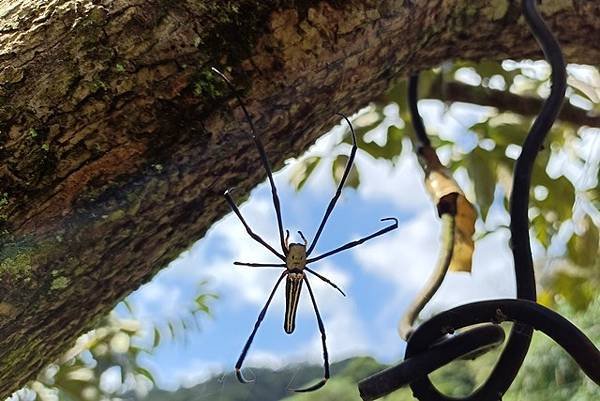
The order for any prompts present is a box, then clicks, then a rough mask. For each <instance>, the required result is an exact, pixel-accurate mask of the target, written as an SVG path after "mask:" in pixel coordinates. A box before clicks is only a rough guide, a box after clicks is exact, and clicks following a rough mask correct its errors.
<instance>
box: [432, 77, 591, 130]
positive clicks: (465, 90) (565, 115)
mask: <svg viewBox="0 0 600 401" xmlns="http://www.w3.org/2000/svg"><path fill="white" fill-rule="evenodd" d="M431 89H432V90H431V91H430V92H429V93H428V95H427V96H428V97H432V98H436V99H440V100H443V101H452V102H465V103H473V104H479V105H482V106H491V107H495V108H497V109H499V110H503V111H512V112H515V113H518V114H522V115H526V116H534V115H537V114H538V113H539V111H540V109H541V108H542V100H541V99H539V98H535V97H527V96H519V95H515V94H514V93H510V92H507V91H501V90H495V89H489V88H483V87H480V86H471V85H466V84H462V83H460V82H448V83H445V84H443V86H442V85H434V86H432V88H431ZM558 118H559V119H560V120H562V121H565V122H569V123H571V124H575V125H577V126H581V125H587V126H590V127H600V116H599V115H593V114H589V113H587V112H586V111H585V110H583V109H580V108H578V107H575V106H572V105H571V104H569V103H567V102H565V104H564V105H563V108H562V109H561V112H560V115H559V116H558Z"/></svg>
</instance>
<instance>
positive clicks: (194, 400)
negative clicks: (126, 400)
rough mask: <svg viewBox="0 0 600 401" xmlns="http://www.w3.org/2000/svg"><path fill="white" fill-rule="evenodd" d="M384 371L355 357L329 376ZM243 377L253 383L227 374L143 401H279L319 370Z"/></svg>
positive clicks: (294, 368) (295, 368)
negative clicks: (241, 380)
mask: <svg viewBox="0 0 600 401" xmlns="http://www.w3.org/2000/svg"><path fill="white" fill-rule="evenodd" d="M384 367H385V366H384V365H381V364H379V363H378V362H376V361H375V360H374V359H373V358H370V357H356V358H350V359H346V360H344V361H341V362H337V363H334V364H332V365H331V374H332V378H335V377H345V378H349V379H350V380H351V381H353V382H355V381H357V380H358V379H360V378H363V377H366V376H368V375H370V374H372V373H374V372H376V371H379V370H381V369H383V368H384ZM245 373H246V375H247V376H250V375H252V376H251V377H253V378H255V382H253V383H250V384H241V383H239V382H238V381H237V379H236V377H235V374H234V373H227V374H223V375H218V376H214V377H212V378H210V379H208V380H206V381H205V382H203V383H200V384H197V385H195V386H193V387H190V388H181V389H179V390H177V391H173V392H169V391H164V390H158V389H155V390H152V391H151V392H150V394H148V396H147V397H146V398H145V399H144V401H279V400H281V399H284V398H286V397H290V396H292V395H293V394H294V393H293V392H292V391H290V390H288V389H290V388H299V387H302V386H304V385H306V384H307V383H308V382H310V381H316V380H319V379H320V378H321V377H322V374H323V367H322V366H319V365H304V364H296V365H290V366H287V367H285V368H283V369H280V370H271V369H265V368H252V369H251V370H250V369H249V370H248V371H247V372H245ZM340 401H343V400H340Z"/></svg>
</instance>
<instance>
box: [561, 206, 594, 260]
mask: <svg viewBox="0 0 600 401" xmlns="http://www.w3.org/2000/svg"><path fill="white" fill-rule="evenodd" d="M585 224H586V225H587V229H586V230H585V232H584V233H583V234H582V235H577V234H574V235H573V236H572V237H571V239H570V240H569V242H568V243H567V251H568V254H569V257H570V258H571V260H572V261H573V262H574V263H576V264H577V265H579V266H582V267H592V266H594V264H595V263H596V260H597V258H598V242H599V239H600V238H599V235H598V227H597V226H596V225H595V224H594V222H593V221H592V219H591V218H590V217H589V216H586V218H585Z"/></svg>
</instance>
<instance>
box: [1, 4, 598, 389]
mask: <svg viewBox="0 0 600 401" xmlns="http://www.w3.org/2000/svg"><path fill="white" fill-rule="evenodd" d="M546 3H547V4H545V6H544V7H543V10H544V13H545V17H546V18H547V19H548V21H549V23H550V25H551V28H552V30H553V31H554V32H556V34H557V36H558V38H559V40H560V42H561V43H562V45H563V48H564V52H565V55H566V58H567V60H568V61H570V62H578V63H586V64H598V63H599V62H600V43H599V42H598V41H597V40H590V39H591V38H598V37H600V4H599V2H590V1H583V0H564V1H551V2H546ZM539 56H540V54H539V50H538V47H537V45H536V44H535V42H534V40H533V38H532V37H531V35H530V34H529V32H528V30H527V28H526V26H525V25H524V22H523V20H522V18H521V17H520V9H519V5H518V4H517V3H516V2H514V1H507V0H497V1H492V2H489V1H483V0H476V1H465V0H444V1H441V0H438V1H395V0H386V1H356V0H355V1H350V2H339V1H334V0H331V1H322V2H317V1H314V0H305V1H291V0H288V1H285V0H279V1H251V0H232V1H228V2H219V1H204V2H201V1H197V0H195V1H192V0H180V1H169V0H51V1H46V2H32V1H29V0H0V163H1V164H0V231H1V239H0V397H2V398H3V397H6V396H7V395H9V394H10V393H11V392H12V391H14V390H16V389H18V388H19V387H21V386H23V385H24V384H25V383H26V382H27V381H28V380H30V379H32V378H34V377H35V375H36V373H38V372H39V371H40V369H41V368H43V367H44V366H45V365H47V364H48V363H49V362H51V361H53V360H54V359H56V358H57V357H58V356H59V355H60V353H61V352H63V351H64V350H65V349H66V348H67V347H69V346H70V345H71V343H72V341H73V340H74V339H75V338H76V337H77V336H78V335H80V334H82V333H83V332H85V331H86V330H89V329H90V328H92V327H93V325H94V321H95V319H97V318H98V317H100V316H102V315H104V314H106V313H107V312H108V311H109V310H110V309H111V308H112V307H113V306H114V305H115V304H116V303H117V302H118V301H119V300H121V299H123V297H124V296H126V295H127V294H128V293H130V292H131V291H132V290H135V289H136V288H138V287H139V286H140V285H141V284H143V283H145V282H147V281H148V280H149V279H150V278H151V277H152V276H153V275H154V274H155V273H156V272H157V271H158V270H160V269H161V268H162V267H164V266H166V265H167V263H169V262H170V261H171V260H173V259H174V258H175V257H176V256H177V255H178V254H179V253H180V252H181V251H183V250H185V249H186V248H187V247H189V246H190V245H191V244H192V243H193V242H194V241H197V240H198V239H200V238H201V237H202V236H203V235H204V233H205V232H206V230H207V229H208V228H209V227H210V226H211V224H212V223H214V222H215V221H217V220H218V219H220V218H221V217H222V216H223V215H224V214H225V213H226V212H227V207H226V204H225V202H224V201H223V198H222V193H223V191H224V190H225V189H226V188H228V187H232V186H236V187H238V188H240V189H241V190H242V191H243V192H247V191H249V189H250V188H252V187H253V186H255V185H256V184H257V183H259V182H260V181H262V180H263V179H264V177H265V174H264V172H263V171H262V169H261V165H260V160H259V158H258V154H257V152H256V150H255V149H254V147H253V145H252V143H251V141H250V140H249V139H248V137H247V136H246V135H244V133H242V131H241V129H240V121H242V120H243V118H242V116H241V113H240V110H238V108H237V107H236V106H237V105H236V102H235V101H232V100H231V99H232V96H231V93H230V92H229V91H228V90H227V89H226V87H225V86H224V85H223V84H222V82H220V81H219V80H218V79H217V78H216V77H215V76H214V75H212V74H211V73H210V67H211V66H218V67H219V68H221V69H224V70H228V71H229V73H230V76H231V77H233V79H234V80H235V82H236V84H237V85H238V86H239V87H240V88H243V90H244V93H243V97H244V98H245V100H246V102H247V105H248V108H249V110H250V112H251V113H252V115H253V118H254V121H255V124H256V126H257V128H258V131H259V135H260V136H261V137H262V139H263V141H264V143H265V146H266V150H267V153H268V155H269V157H270V158H271V161H272V163H273V164H274V166H281V164H282V161H283V160H285V159H286V158H289V157H292V156H295V155H299V154H300V153H301V151H302V150H304V149H306V148H307V147H308V146H309V145H310V144H311V143H312V142H313V141H314V140H315V139H316V138H317V137H318V136H319V135H320V134H322V133H324V132H325V131H327V129H328V128H330V127H331V125H332V124H333V123H335V121H336V119H337V117H335V116H334V113H335V112H338V111H341V112H345V113H351V112H353V111H354V110H357V109H358V108H359V107H361V106H364V105H365V104H367V102H368V101H369V100H370V99H372V98H374V97H376V96H377V95H379V94H381V93H382V92H383V91H384V90H385V89H386V88H387V87H388V85H389V83H390V81H391V80H392V79H393V78H396V77H402V76H407V75H408V74H410V73H412V72H415V71H418V70H420V69H424V68H429V67H432V66H435V65H437V64H439V63H441V62H443V61H444V60H447V59H453V58H462V59H470V60H479V59H482V58H491V59H504V58H508V57H510V58H524V57H535V58H537V57H539ZM228 105H231V106H234V107H232V108H230V107H228ZM242 125H243V126H244V127H245V124H243V123H242Z"/></svg>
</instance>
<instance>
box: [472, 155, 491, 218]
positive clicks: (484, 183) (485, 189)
mask: <svg viewBox="0 0 600 401" xmlns="http://www.w3.org/2000/svg"><path fill="white" fill-rule="evenodd" d="M466 167H467V172H468V173H469V177H471V180H473V184H474V186H475V196H476V198H477V205H478V206H479V209H480V210H481V217H482V219H483V220H484V221H485V219H486V217H487V214H488V212H489V210H490V207H491V206H492V203H493V202H494V191H495V189H496V168H495V165H494V164H493V163H491V162H490V152H487V151H485V150H483V149H481V148H475V149H473V151H472V152H471V153H470V154H469V155H468V156H467V162H466Z"/></svg>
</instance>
